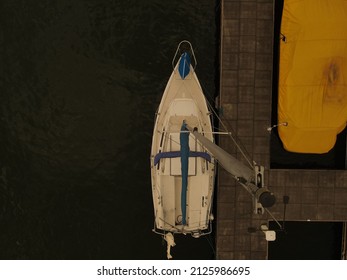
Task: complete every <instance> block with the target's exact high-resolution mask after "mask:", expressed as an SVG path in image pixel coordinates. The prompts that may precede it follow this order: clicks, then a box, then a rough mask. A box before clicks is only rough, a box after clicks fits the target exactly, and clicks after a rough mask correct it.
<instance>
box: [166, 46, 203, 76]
mask: <svg viewBox="0 0 347 280" xmlns="http://www.w3.org/2000/svg"><path fill="white" fill-rule="evenodd" d="M183 44H187V45H189V50H188V51H189V52H190V53H191V55H192V57H193V59H194V65H193V70H194V71H195V68H196V65H197V64H198V62H197V61H196V58H195V53H194V50H193V46H192V44H191V43H190V42H189V41H187V40H183V41H181V42H180V43H179V44H178V46H177V49H176V52H175V55H174V57H173V59H172V68H173V69H175V66H176V63H177V62H176V57H177V55H178V54H179V52H180V47H181V45H183ZM177 61H178V59H177Z"/></svg>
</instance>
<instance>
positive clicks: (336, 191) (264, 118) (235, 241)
mask: <svg viewBox="0 0 347 280" xmlns="http://www.w3.org/2000/svg"><path fill="white" fill-rule="evenodd" d="M221 2H222V3H221V6H222V7H221V61H220V77H221V79H220V106H221V107H222V109H223V114H224V117H226V118H227V119H228V120H229V122H230V123H231V124H232V125H233V128H234V130H235V131H236V134H237V137H238V138H239V139H240V140H241V142H242V143H243V144H244V146H245V148H246V149H247V151H248V152H249V153H250V154H251V156H252V158H253V159H254V160H255V161H256V162H257V163H258V164H261V165H263V166H264V167H265V169H266V172H265V176H266V178H265V182H266V185H267V186H269V189H270V190H271V191H272V192H274V193H275V194H276V196H277V198H278V202H277V203H276V205H275V206H274V207H272V208H271V212H272V213H273V214H274V216H275V217H276V219H278V220H281V219H282V215H283V202H282V197H283V195H289V196H290V203H289V204H288V206H287V212H286V220H288V221H290V220H295V221H307V220H311V221H347V171H344V170H307V169H305V170H302V169H301V170H296V169H270V133H269V132H268V131H267V127H269V126H270V125H271V110H272V75H273V41H274V40H273V39H274V12H273V11H274V2H275V0H250V1H248V0H222V1H221ZM221 145H222V147H223V148H225V149H226V150H229V151H230V152H231V153H233V154H234V155H236V156H237V157H238V158H241V157H240V155H239V154H237V153H235V150H234V149H233V148H232V145H231V143H229V140H227V139H225V140H224V139H221ZM269 220H272V219H271V217H270V216H269V215H268V214H265V215H256V214H253V211H252V201H251V198H250V196H249V194H248V193H246V191H245V190H244V189H243V188H242V187H240V186H239V185H237V184H236V182H235V180H234V179H233V178H232V177H231V176H230V175H229V174H228V173H226V172H225V171H224V170H222V169H220V172H219V177H218V192H217V229H216V232H217V237H216V243H217V252H216V258H217V259H267V247H268V246H267V241H266V240H265V238H264V234H263V233H262V232H261V231H260V232H256V233H252V234H250V233H248V230H247V229H248V228H249V227H256V228H259V227H260V225H261V224H262V223H268V221H269Z"/></svg>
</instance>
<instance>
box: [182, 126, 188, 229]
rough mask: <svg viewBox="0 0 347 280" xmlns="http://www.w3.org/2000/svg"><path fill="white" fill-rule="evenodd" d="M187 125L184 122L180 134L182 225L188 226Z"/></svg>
mask: <svg viewBox="0 0 347 280" xmlns="http://www.w3.org/2000/svg"><path fill="white" fill-rule="evenodd" d="M187 131H188V129H187V124H186V123H185V121H183V123H182V126H181V133H180V144H181V174H182V192H181V210H182V225H186V224H187V221H186V205H187V188H188V162H189V133H187Z"/></svg>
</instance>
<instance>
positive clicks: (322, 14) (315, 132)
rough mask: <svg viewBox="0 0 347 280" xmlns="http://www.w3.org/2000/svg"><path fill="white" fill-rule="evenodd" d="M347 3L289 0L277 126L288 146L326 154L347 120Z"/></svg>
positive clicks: (284, 20) (285, 11)
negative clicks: (278, 124)
mask: <svg viewBox="0 0 347 280" xmlns="http://www.w3.org/2000/svg"><path fill="white" fill-rule="evenodd" d="M346 26H347V1H344V0H334V1H332V0H319V1H317V0H305V1H304V0H301V1H300V0H285V1H284V8H283V14H282V23H281V40H280V61H279V66H280V69H279V88H278V122H279V123H280V124H281V123H283V124H285V125H281V126H279V127H278V132H279V136H280V138H281V140H282V143H283V145H284V148H285V149H286V150H288V151H290V152H297V153H316V154H321V153H326V152H328V151H329V150H330V149H332V148H333V147H334V145H335V142H336V136H337V134H338V133H340V132H341V131H342V130H343V129H344V128H345V127H346V121H347V28H346Z"/></svg>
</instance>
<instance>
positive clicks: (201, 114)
mask: <svg viewBox="0 0 347 280" xmlns="http://www.w3.org/2000/svg"><path fill="white" fill-rule="evenodd" d="M172 64H173V71H172V74H171V76H170V78H169V81H168V83H167V85H166V88H165V90H164V94H163V96H162V99H161V102H160V105H159V108H158V110H157V112H156V119H155V125H154V131H153V139H152V149H151V156H150V161H151V180H152V196H153V205H154V228H153V231H154V232H155V233H157V234H160V235H162V236H163V237H164V239H165V240H166V241H167V245H168V249H167V256H168V258H171V255H170V248H171V247H172V246H174V245H175V242H174V234H184V235H187V234H190V235H191V236H193V237H195V238H198V237H201V236H204V235H207V234H210V233H211V232H212V221H213V219H214V216H213V213H212V210H213V207H212V203H213V194H214V182H215V174H216V164H217V162H218V164H219V165H221V166H222V167H223V168H224V169H226V170H227V171H228V172H229V173H230V174H232V175H233V176H234V178H235V179H236V180H237V181H238V182H239V184H241V185H242V186H243V187H244V188H245V189H246V190H247V191H248V192H249V193H250V194H251V195H252V197H253V198H254V209H255V212H256V213H261V212H263V211H264V207H265V208H267V207H271V206H272V205H273V204H274V202H275V197H274V195H273V194H272V193H271V192H270V191H269V190H268V189H267V188H266V187H265V186H264V184H263V173H264V168H263V167H261V166H257V165H253V164H252V166H251V167H249V166H246V165H245V164H243V163H242V162H241V161H240V160H238V159H236V158H234V157H233V156H232V155H230V154H228V153H227V152H226V151H224V150H223V149H222V148H220V147H219V146H218V145H216V143H215V140H214V134H215V133H218V132H214V130H213V126H212V114H213V112H214V110H213V109H212V107H211V106H209V104H208V102H207V100H206V98H205V95H204V93H203V90H202V88H201V85H200V83H199V80H198V78H197V75H196V72H195V67H196V65H197V62H196V58H195V54H194V51H193V48H192V45H191V43H190V42H189V41H182V42H181V43H180V44H179V45H178V47H177V50H176V53H175V55H174V59H173V61H172ZM225 133H227V134H230V133H228V132H225Z"/></svg>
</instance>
